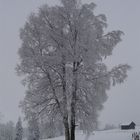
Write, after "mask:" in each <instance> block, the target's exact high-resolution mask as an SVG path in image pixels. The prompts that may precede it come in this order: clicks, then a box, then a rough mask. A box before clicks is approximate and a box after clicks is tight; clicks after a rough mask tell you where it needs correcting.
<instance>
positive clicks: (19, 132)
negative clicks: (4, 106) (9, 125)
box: [15, 118, 23, 140]
mask: <svg viewBox="0 0 140 140" xmlns="http://www.w3.org/2000/svg"><path fill="white" fill-rule="evenodd" d="M22 138H23V128H22V121H21V118H19V119H18V122H17V124H16V136H15V140H22Z"/></svg>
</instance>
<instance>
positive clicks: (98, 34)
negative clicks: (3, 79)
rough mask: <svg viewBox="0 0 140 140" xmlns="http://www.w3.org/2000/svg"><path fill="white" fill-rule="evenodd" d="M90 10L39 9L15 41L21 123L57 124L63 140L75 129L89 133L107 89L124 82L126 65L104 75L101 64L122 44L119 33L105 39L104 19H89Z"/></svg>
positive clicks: (73, 2)
mask: <svg viewBox="0 0 140 140" xmlns="http://www.w3.org/2000/svg"><path fill="white" fill-rule="evenodd" d="M94 9H95V4H94V3H90V4H82V3H81V2H80V1H78V0H61V5H59V6H54V7H49V6H48V5H44V6H43V7H41V8H40V9H39V12H38V13H36V14H35V13H33V14H31V16H30V17H29V19H28V21H27V22H26V24H25V26H24V28H23V29H21V33H20V37H21V40H22V47H21V48H20V49H19V55H20V58H21V63H20V64H19V65H18V66H17V71H18V73H19V74H20V75H24V76H25V78H24V80H23V83H24V84H25V85H27V88H28V89H27V92H26V96H25V99H24V101H23V102H22V108H23V110H24V111H25V114H26V117H28V116H29V115H30V112H35V113H36V114H37V115H38V116H39V117H42V116H43V117H44V116H45V117H47V119H52V118H54V119H56V118H59V119H58V120H61V121H62V122H63V124H64V128H65V139H66V140H75V127H76V125H77V124H78V123H80V124H83V125H84V128H86V130H88V131H89V130H90V131H92V130H93V129H94V127H95V124H97V117H98V111H100V110H101V109H102V108H103V103H104V102H105V101H106V99H107V90H109V89H110V87H111V85H115V84H118V83H122V82H124V80H125V79H126V77H127V70H128V69H129V68H130V66H129V65H126V64H125V65H119V66H115V67H113V68H112V69H111V70H108V68H107V65H106V64H105V63H104V60H105V59H106V58H107V57H108V56H110V55H112V51H113V49H114V47H115V46H116V45H117V44H118V43H119V42H120V41H121V35H122V34H123V32H122V31H111V32H109V33H105V32H104V29H105V28H106V27H107V23H106V17H105V15H103V14H101V15H94V12H93V11H94Z"/></svg>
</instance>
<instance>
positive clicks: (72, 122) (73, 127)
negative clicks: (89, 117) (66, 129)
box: [70, 110, 75, 140]
mask: <svg viewBox="0 0 140 140" xmlns="http://www.w3.org/2000/svg"><path fill="white" fill-rule="evenodd" d="M73 111H74V110H73ZM70 132H71V140H75V113H74V112H72V114H71V130H70Z"/></svg>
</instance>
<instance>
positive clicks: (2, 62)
mask: <svg viewBox="0 0 140 140" xmlns="http://www.w3.org/2000/svg"><path fill="white" fill-rule="evenodd" d="M56 1H57V0H0V112H1V113H2V114H3V115H4V118H3V121H8V120H13V121H14V122H16V121H17V118H18V117H19V115H20V114H21V111H20V109H19V108H18V104H19V101H20V100H22V99H23V97H24V91H25V88H24V87H23V86H22V85H21V82H20V81H21V78H19V77H17V76H16V72H15V67H16V64H17V63H18V61H19V60H18V55H17V51H18V48H19V47H20V45H21V42H20V39H19V29H20V28H21V27H23V25H24V23H25V21H26V20H27V17H28V16H29V14H30V13H31V12H32V11H36V10H37V9H38V7H40V5H43V4H44V3H46V2H47V3H49V4H51V5H52V4H55V3H56ZM84 1H87V2H89V1H93V2H95V3H96V4H97V8H96V13H97V14H98V13H104V14H105V15H106V16H107V19H108V21H107V23H108V30H116V29H119V30H122V31H123V32H124V33H125V36H123V41H122V42H121V43H120V44H119V45H118V46H117V47H116V49H115V50H114V53H113V56H112V57H109V58H108V61H107V63H108V65H109V66H113V65H116V64H119V63H128V64H130V65H131V66H132V67H133V69H132V70H131V71H130V72H129V77H128V79H127V81H126V82H125V83H124V84H122V85H118V86H116V87H113V88H112V89H111V90H110V91H109V92H108V96H109V98H108V100H107V102H106V103H105V107H104V110H103V111H102V112H101V113H100V118H99V120H100V122H101V124H105V123H112V124H119V123H122V122H126V121H131V120H133V121H135V122H136V123H137V124H140V109H139V107H140V0H84Z"/></svg>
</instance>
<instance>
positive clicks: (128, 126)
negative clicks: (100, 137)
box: [121, 122, 136, 130]
mask: <svg viewBox="0 0 140 140" xmlns="http://www.w3.org/2000/svg"><path fill="white" fill-rule="evenodd" d="M135 126H136V124H135V123H134V122H131V123H128V124H121V129H122V130H128V129H135Z"/></svg>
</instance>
